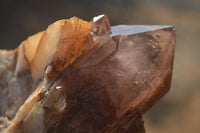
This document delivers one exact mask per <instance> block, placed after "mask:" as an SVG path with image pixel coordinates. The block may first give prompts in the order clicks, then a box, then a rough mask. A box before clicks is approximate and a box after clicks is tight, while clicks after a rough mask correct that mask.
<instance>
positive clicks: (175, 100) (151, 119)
mask: <svg viewBox="0 0 200 133" xmlns="http://www.w3.org/2000/svg"><path fill="white" fill-rule="evenodd" d="M99 14H107V15H108V17H109V18H110V21H111V25H117V24H136V25H138V24H146V25H174V26H175V28H176V34H177V43H176V51H175V52H176V53H175V62H174V73H173V79H172V87H171V90H170V92H169V93H168V94H167V95H166V96H165V97H164V98H163V99H162V100H161V101H160V102H158V103H157V104H156V105H155V106H154V107H153V108H152V109H151V110H150V111H149V112H148V113H147V114H146V115H145V118H144V119H145V127H146V131H147V133H199V131H200V0H173V1H172V0H171V1H170V0H168V1H167V0H165V1H164V0H163V1H161V0H151V1H150V0H140V1H136V0H84V1H83V0H73V1H69V0H56V1H51V0H43V1H41V0H33V1H30V0H0V40H1V43H0V49H14V48H16V47H17V46H18V45H19V44H20V43H21V41H23V40H25V39H26V38H27V37H28V36H30V35H32V34H35V33H37V32H39V31H42V30H45V29H46V28H47V26H48V25H49V24H51V23H53V22H54V21H56V20H59V19H64V18H70V17H72V16H77V17H80V18H82V19H84V20H88V21H89V20H91V19H92V18H93V17H94V16H97V15H99Z"/></svg>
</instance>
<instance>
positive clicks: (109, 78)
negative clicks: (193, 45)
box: [0, 15, 175, 133]
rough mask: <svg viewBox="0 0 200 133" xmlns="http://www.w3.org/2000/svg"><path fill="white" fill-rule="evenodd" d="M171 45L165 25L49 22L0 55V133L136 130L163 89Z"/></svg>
mask: <svg viewBox="0 0 200 133" xmlns="http://www.w3.org/2000/svg"><path fill="white" fill-rule="evenodd" d="M174 41H175V35H174V29H173V27H171V26H124V25H123V26H122V25H121V26H114V27H110V24H109V20H108V18H107V17H106V16H105V15H101V16H99V17H96V18H94V19H93V22H86V21H83V20H80V19H78V18H76V17H75V18H71V19H69V20H60V21H57V22H55V23H54V24H52V25H50V26H49V27H48V28H47V30H46V31H43V32H40V33H38V34H36V35H34V36H31V37H29V38H28V39H27V40H26V41H24V42H22V44H21V45H20V46H19V48H18V49H17V50H16V51H12V52H6V53H5V52H0V55H1V56H0V61H1V62H2V63H1V65H0V68H2V69H0V76H1V77H3V78H1V79H0V92H2V93H0V95H2V97H4V99H2V98H0V105H1V107H2V108H1V109H0V119H3V121H4V123H5V124H4V125H3V126H4V128H2V129H0V131H1V130H2V131H6V132H7V133H16V132H18V133H22V132H29V133H38V132H40V133H54V132H70V133H71V132H73V133H102V132H104V133H109V132H113V131H112V130H113V129H114V130H116V129H119V130H117V131H118V132H120V133H123V132H128V131H130V129H132V128H134V129H132V130H131V131H136V129H138V130H139V129H141V128H143V123H142V122H141V115H142V114H144V113H145V112H146V111H147V110H148V109H149V108H150V107H151V106H152V105H153V104H154V103H155V102H156V101H157V100H159V99H160V98H161V97H162V96H163V95H164V94H165V93H166V92H167V91H168V90H169V88H170V78H171V73H172V64H173V51H174ZM32 49H33V50H32ZM7 68H9V69H7ZM5 81H6V82H7V81H9V82H8V84H5ZM5 90H9V91H5ZM5 99H6V100H5ZM7 118H9V119H10V121H9V120H8V119H7ZM12 118H13V119H12ZM124 120H126V122H124ZM126 126H128V127H127V128H123V127H126ZM138 126H139V127H138ZM141 130H142V131H143V129H141Z"/></svg>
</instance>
